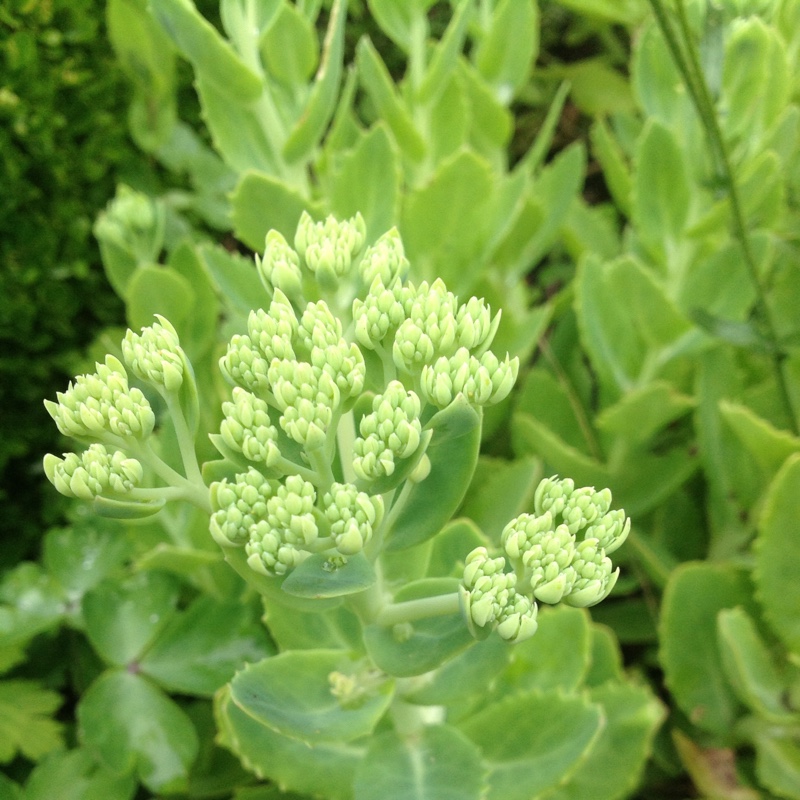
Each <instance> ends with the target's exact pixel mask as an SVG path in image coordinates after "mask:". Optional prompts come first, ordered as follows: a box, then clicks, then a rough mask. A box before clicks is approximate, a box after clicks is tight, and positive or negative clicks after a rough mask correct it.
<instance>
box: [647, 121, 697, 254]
mask: <svg viewBox="0 0 800 800" xmlns="http://www.w3.org/2000/svg"><path fill="white" fill-rule="evenodd" d="M635 166H636V171H635V179H634V189H633V218H634V220H635V221H636V223H637V224H638V231H639V234H640V236H641V237H642V239H643V240H644V241H645V242H647V243H648V244H649V245H650V246H651V247H652V248H654V249H655V250H656V252H661V248H662V247H665V248H666V253H669V249H670V248H671V247H674V246H675V245H676V244H677V243H678V241H679V239H680V236H681V234H682V233H683V231H684V228H685V227H686V222H687V220H688V219H689V210H690V203H691V199H692V195H691V188H690V186H689V176H688V172H687V167H686V162H685V161H684V156H683V151H682V150H681V148H680V145H679V144H678V142H677V141H676V139H675V137H674V136H673V135H672V133H671V132H670V130H669V129H668V128H666V127H665V126H664V125H662V124H661V123H660V122H658V121H656V120H653V119H651V120H649V121H648V123H647V124H646V125H645V128H644V131H643V132H642V136H641V138H640V140H639V143H638V147H637V150H636V156H635Z"/></svg>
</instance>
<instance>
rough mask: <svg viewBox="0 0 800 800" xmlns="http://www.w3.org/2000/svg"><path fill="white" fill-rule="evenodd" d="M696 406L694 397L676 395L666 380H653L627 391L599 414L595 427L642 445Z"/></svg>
mask: <svg viewBox="0 0 800 800" xmlns="http://www.w3.org/2000/svg"><path fill="white" fill-rule="evenodd" d="M695 405H696V401H695V399H694V398H693V397H691V396H690V395H686V394H681V393H680V392H677V391H676V390H675V389H674V388H673V386H672V384H670V383H667V382H666V381H653V382H652V383H648V384H647V385H646V386H643V387H641V388H636V389H633V390H632V391H630V392H627V393H626V394H625V395H623V397H622V398H621V399H620V400H619V402H617V403H615V404H614V405H612V406H607V407H606V408H604V409H603V410H602V411H601V412H600V413H599V414H598V415H597V418H596V420H595V423H596V425H597V427H598V428H600V429H601V430H602V431H605V432H607V433H611V434H613V435H615V436H620V437H622V438H623V439H625V440H626V441H629V442H631V443H632V444H644V443H645V442H647V441H648V440H650V439H651V438H652V437H653V436H654V435H655V434H656V433H658V431H660V430H661V429H662V428H664V427H665V426H666V425H669V424H670V423H671V422H674V421H675V420H676V419H679V418H680V417H682V416H684V415H685V414H686V413H687V412H688V411H691V410H692V409H693V408H694V407H695Z"/></svg>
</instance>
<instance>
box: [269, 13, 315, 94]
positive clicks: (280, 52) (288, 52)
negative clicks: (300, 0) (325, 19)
mask: <svg viewBox="0 0 800 800" xmlns="http://www.w3.org/2000/svg"><path fill="white" fill-rule="evenodd" d="M259 49H260V50H261V57H262V59H263V60H264V65H265V66H266V68H267V69H268V70H269V71H270V72H271V73H272V75H274V76H275V77H276V78H277V79H278V80H279V81H280V82H282V83H285V84H286V85H287V86H290V87H292V88H296V87H298V86H301V85H303V84H305V82H306V81H307V80H308V79H309V78H310V77H311V75H312V73H313V72H314V68H315V67H316V65H317V59H318V57H319V45H318V44H317V36H316V33H315V31H314V28H313V26H312V25H311V23H310V22H309V21H308V19H307V18H306V17H305V16H304V15H303V14H301V13H300V11H298V10H297V7H296V6H294V5H292V4H291V3H287V2H282V3H281V4H280V5H279V7H278V13H277V14H275V16H274V17H273V18H272V21H271V22H270V24H269V25H268V26H267V28H266V30H265V31H264V33H263V34H262V35H261V39H260V41H259Z"/></svg>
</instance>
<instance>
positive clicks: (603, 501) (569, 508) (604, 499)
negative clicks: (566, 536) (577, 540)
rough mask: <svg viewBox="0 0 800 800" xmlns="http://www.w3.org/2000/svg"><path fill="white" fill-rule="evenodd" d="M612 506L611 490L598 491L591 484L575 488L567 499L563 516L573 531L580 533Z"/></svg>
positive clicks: (565, 522) (562, 512)
mask: <svg viewBox="0 0 800 800" xmlns="http://www.w3.org/2000/svg"><path fill="white" fill-rule="evenodd" d="M610 507H611V491H610V490H609V489H603V490H602V491H600V492H598V491H596V490H595V489H594V488H593V487H591V486H584V487H582V488H580V489H575V490H573V492H572V494H571V495H570V496H569V498H568V499H567V501H566V504H565V505H564V508H563V510H562V511H561V518H562V519H563V520H564V524H565V525H566V526H567V527H568V528H569V529H570V531H571V532H572V533H578V531H581V530H583V529H584V528H585V527H587V526H588V525H591V524H593V523H594V522H597V521H598V520H599V519H600V518H602V517H603V516H604V515H605V514H606V513H607V512H608V509H609V508H610Z"/></svg>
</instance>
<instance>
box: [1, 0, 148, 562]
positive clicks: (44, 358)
mask: <svg viewBox="0 0 800 800" xmlns="http://www.w3.org/2000/svg"><path fill="white" fill-rule="evenodd" d="M104 5H105V3H104V2H102V0H49V1H48V0H38V1H37V0H12V2H10V3H4V4H3V8H2V10H0V64H2V66H0V72H2V75H3V80H2V89H0V185H2V187H3V190H2V192H1V193H0V264H1V265H2V267H0V408H2V414H1V415H0V472H2V475H3V477H2V484H1V486H0V502H2V503H3V506H4V517H5V523H6V524H5V525H4V528H5V529H6V530H9V531H14V536H13V543H11V542H7V543H6V547H4V550H3V555H2V557H0V565H2V564H3V563H9V562H13V560H15V557H16V555H17V554H21V552H22V551H24V550H25V549H26V548H27V547H28V546H29V544H26V543H32V537H35V536H39V535H40V533H41V530H42V523H43V522H44V523H47V522H52V521H53V520H54V519H55V518H56V517H57V516H58V514H59V513H60V509H61V505H60V503H59V502H58V498H56V497H55V496H54V495H53V494H52V493H51V492H42V491H41V488H42V482H41V471H40V468H39V464H40V462H41V457H42V455H43V454H44V453H45V452H47V450H48V449H50V450H52V449H54V448H55V449H56V450H58V449H59V445H58V443H57V439H56V436H55V432H54V430H53V427H52V425H50V424H49V418H48V416H47V413H46V411H45V409H44V407H43V406H42V400H41V398H42V397H52V396H53V395H54V394H55V392H56V391H57V390H59V389H62V388H63V387H64V385H65V383H66V380H67V375H68V373H69V371H70V367H69V366H68V364H69V361H70V359H71V358H73V357H74V355H75V354H76V353H77V352H78V351H80V350H81V349H82V348H83V347H85V346H86V344H87V343H88V342H89V340H90V339H91V338H92V337H93V335H94V334H95V332H96V331H97V330H98V329H100V328H101V327H102V326H105V325H108V324H111V323H113V322H118V321H120V320H121V319H122V304H121V303H120V301H119V300H118V299H117V297H116V296H115V295H114V293H113V292H112V291H111V289H110V288H109V287H108V284H107V282H106V279H105V276H104V274H103V271H102V268H101V265H100V256H99V252H98V249H97V246H96V244H95V241H94V239H93V237H92V223H93V220H94V217H95V216H96V214H97V212H98V210H99V209H100V208H102V206H103V205H104V204H105V203H106V202H107V201H108V198H109V197H110V196H111V195H112V194H113V192H114V185H115V183H116V180H117V179H118V178H119V176H120V175H124V174H125V173H126V172H132V171H135V170H139V169H140V166H139V164H140V162H141V157H140V156H138V155H137V152H136V150H135V148H134V147H133V145H132V144H131V142H130V140H129V137H128V134H127V123H126V116H127V103H128V94H129V89H128V85H127V82H126V81H125V79H124V77H123V75H122V73H121V71H120V70H119V69H118V68H117V67H116V66H115V64H114V61H113V57H112V52H111V48H110V46H109V44H108V42H107V39H106V37H105V32H104V30H103V8H104Z"/></svg>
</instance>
